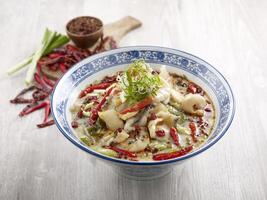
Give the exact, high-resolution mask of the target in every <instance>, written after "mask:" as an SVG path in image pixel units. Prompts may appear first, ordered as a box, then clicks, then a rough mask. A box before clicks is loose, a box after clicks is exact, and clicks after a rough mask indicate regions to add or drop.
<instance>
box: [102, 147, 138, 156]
mask: <svg viewBox="0 0 267 200" xmlns="http://www.w3.org/2000/svg"><path fill="white" fill-rule="evenodd" d="M107 148H108V149H111V150H113V151H116V152H118V153H120V154H123V155H125V156H128V157H131V158H136V157H137V155H136V154H135V153H134V152H131V151H127V150H124V149H120V148H118V147H115V146H108V147H107Z"/></svg>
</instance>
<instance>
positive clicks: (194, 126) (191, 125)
mask: <svg viewBox="0 0 267 200" xmlns="http://www.w3.org/2000/svg"><path fill="white" fill-rule="evenodd" d="M189 128H190V130H191V137H192V140H193V142H197V138H196V125H195V123H194V122H190V123H189Z"/></svg>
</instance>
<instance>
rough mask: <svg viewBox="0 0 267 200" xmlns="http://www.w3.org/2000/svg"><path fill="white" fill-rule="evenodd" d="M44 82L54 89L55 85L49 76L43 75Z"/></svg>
mask: <svg viewBox="0 0 267 200" xmlns="http://www.w3.org/2000/svg"><path fill="white" fill-rule="evenodd" d="M43 80H44V82H45V83H46V84H47V85H49V86H50V87H51V88H53V87H54V85H55V84H54V83H53V82H52V81H51V80H50V79H48V78H47V76H45V75H43Z"/></svg>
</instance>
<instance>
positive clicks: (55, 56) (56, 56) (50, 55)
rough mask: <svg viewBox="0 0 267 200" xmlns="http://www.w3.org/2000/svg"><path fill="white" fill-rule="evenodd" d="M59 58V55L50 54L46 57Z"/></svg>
mask: <svg viewBox="0 0 267 200" xmlns="http://www.w3.org/2000/svg"><path fill="white" fill-rule="evenodd" d="M60 56H62V54H60V53H50V54H49V55H48V57H49V58H52V59H53V58H58V57H60Z"/></svg>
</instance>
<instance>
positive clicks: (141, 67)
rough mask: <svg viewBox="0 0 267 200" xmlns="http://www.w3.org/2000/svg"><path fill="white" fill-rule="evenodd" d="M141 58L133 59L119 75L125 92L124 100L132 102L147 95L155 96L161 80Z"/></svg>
mask: <svg viewBox="0 0 267 200" xmlns="http://www.w3.org/2000/svg"><path fill="white" fill-rule="evenodd" d="M152 71H153V70H152V69H151V68H150V67H149V65H148V64H146V63H145V61H144V60H143V59H141V60H136V61H134V62H133V63H132V64H131V65H130V66H129V68H128V69H127V71H126V72H124V73H123V75H122V76H120V85H121V87H122V89H123V91H124V93H125V98H126V100H127V101H128V102H129V103H130V104H133V103H135V102H138V101H141V100H143V99H145V98H146V97H148V96H155V95H156V93H157V91H158V90H159V88H160V87H161V86H162V81H161V80H160V77H159V75H158V74H157V73H155V74H152Z"/></svg>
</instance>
